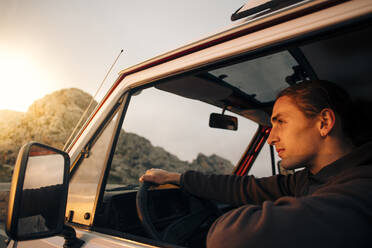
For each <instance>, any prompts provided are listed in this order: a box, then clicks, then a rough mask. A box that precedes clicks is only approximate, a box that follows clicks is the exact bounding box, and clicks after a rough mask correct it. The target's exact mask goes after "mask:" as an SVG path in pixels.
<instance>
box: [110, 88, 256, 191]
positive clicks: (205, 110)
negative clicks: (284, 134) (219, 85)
mask: <svg viewBox="0 0 372 248" xmlns="http://www.w3.org/2000/svg"><path fill="white" fill-rule="evenodd" d="M212 112H217V113H221V112H222V110H221V109H220V108H217V107H215V106H212V105H210V104H207V103H204V102H201V101H197V100H192V99H189V98H185V97H181V96H179V95H176V94H172V93H169V92H165V91H163V90H159V89H157V88H155V87H151V88H148V89H144V90H142V91H141V92H138V94H135V95H133V96H132V97H131V99H130V103H129V106H128V110H127V113H126V116H125V118H124V122H123V125H122V128H121V132H120V136H119V139H118V143H117V146H116V150H115V154H114V157H113V161H112V165H111V170H110V175H109V178H108V185H107V187H106V190H107V189H110V188H113V187H118V186H120V185H129V184H138V178H139V176H140V175H142V174H143V173H144V172H145V171H146V170H147V169H150V168H162V169H165V170H170V171H176V172H184V171H186V170H197V171H203V172H206V173H223V174H231V173H232V171H233V169H234V166H235V165H236V164H237V162H239V159H240V157H241V156H242V154H243V152H244V151H245V149H246V148H247V146H248V144H249V141H250V139H251V137H252V136H253V134H254V132H255V131H256V129H257V126H258V125H257V124H256V123H254V122H253V121H251V120H248V119H246V118H243V117H241V116H237V115H235V114H233V113H231V112H229V111H226V113H225V114H227V115H234V116H237V117H238V130H237V131H231V130H224V129H216V128H210V127H209V125H208V123H209V115H210V114H211V113H212ZM124 189H130V187H129V188H124Z"/></svg>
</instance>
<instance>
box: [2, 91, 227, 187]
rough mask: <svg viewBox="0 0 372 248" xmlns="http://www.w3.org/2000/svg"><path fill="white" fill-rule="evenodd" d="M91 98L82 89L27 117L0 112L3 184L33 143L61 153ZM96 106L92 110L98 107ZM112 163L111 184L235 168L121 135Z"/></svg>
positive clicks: (34, 108)
mask: <svg viewBox="0 0 372 248" xmlns="http://www.w3.org/2000/svg"><path fill="white" fill-rule="evenodd" d="M91 99H92V97H91V96H90V95H89V94H87V93H85V92H83V91H81V90H79V89H63V90H60V91H56V92H54V93H52V94H50V95H47V96H45V97H44V98H42V99H39V100H37V101H35V102H34V103H33V104H32V105H31V106H30V107H29V109H28V111H27V112H26V113H20V112H15V111H9V110H0V182H6V181H10V179H11V172H12V168H13V165H14V162H15V159H16V156H17V153H18V150H19V149H20V147H21V146H22V145H23V144H25V143H27V142H29V141H31V140H33V141H38V142H41V143H44V144H48V145H51V146H54V147H57V148H60V149H62V147H63V146H64V143H65V142H66V140H67V139H68V137H69V135H70V134H71V132H72V130H73V128H74V126H75V125H76V123H77V121H78V120H79V119H80V116H81V115H82V114H83V112H84V110H85V109H86V107H87V106H88V105H89V102H90V101H91ZM96 104H97V103H96V102H94V104H93V106H91V109H90V110H93V108H94V107H95V106H96ZM115 153H116V155H115V156H114V160H113V163H112V172H111V174H110V178H109V182H111V183H126V184H128V183H137V182H138V177H139V175H140V174H141V173H143V171H144V170H146V169H148V168H159V167H162V168H164V169H168V170H172V171H175V170H177V171H180V172H182V171H185V170H187V169H198V170H202V171H204V172H215V171H217V170H218V171H220V172H221V171H223V172H226V173H230V172H231V170H232V164H231V163H230V162H229V161H228V160H226V159H223V158H221V157H219V156H217V155H212V156H209V157H208V156H206V155H203V154H199V155H198V156H197V158H195V160H194V161H192V162H191V163H189V162H187V161H182V160H180V159H178V158H177V157H176V156H175V155H172V154H171V153H169V152H167V151H166V150H164V149H163V148H161V147H154V146H153V145H152V144H151V143H150V141H149V140H147V139H146V138H144V137H141V136H139V135H136V134H134V133H126V132H124V131H122V132H121V135H120V137H119V140H118V144H117V149H116V152H115Z"/></svg>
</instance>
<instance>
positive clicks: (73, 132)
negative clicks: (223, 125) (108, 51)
mask: <svg viewBox="0 0 372 248" xmlns="http://www.w3.org/2000/svg"><path fill="white" fill-rule="evenodd" d="M123 51H124V50H123V49H121V51H120V52H119V54H118V56H117V57H116V59H115V60H114V63H112V65H111V67H110V69H109V70H108V71H107V73H106V76H105V77H104V78H103V80H102V82H101V85H100V86H99V87H98V89H97V91H96V93H95V94H94V96H93V97H92V99H91V100H90V103H89V105H88V107H87V108H86V109H85V111H84V113H83V114H82V115H81V117H80V119H79V121H78V123H77V124H76V125H75V128H74V130H73V131H72V132H71V135H70V137H69V138H68V139H67V141H66V142H65V145H64V146H63V151H65V150H66V148H67V145H68V144H69V142H70V141H71V139H72V137H73V136H74V134H75V132H76V129H77V128H78V126H79V125H80V124H81V122H82V121H83V119H84V117H85V115H86V114H87V113H88V110H89V108H90V107H91V106H92V104H93V102H94V98H95V97H96V96H97V94H98V92H99V91H100V90H101V88H102V86H103V84H104V82H105V81H106V79H107V77H108V75H110V73H111V70H112V68H114V66H115V64H116V62H117V61H118V60H119V57H120V55H121V54H122V53H123Z"/></svg>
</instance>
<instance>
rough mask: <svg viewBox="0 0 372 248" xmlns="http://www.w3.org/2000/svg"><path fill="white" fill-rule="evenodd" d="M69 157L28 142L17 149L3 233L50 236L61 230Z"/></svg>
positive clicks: (20, 237) (18, 237)
mask: <svg viewBox="0 0 372 248" xmlns="http://www.w3.org/2000/svg"><path fill="white" fill-rule="evenodd" d="M69 165H70V159H69V156H68V154H67V153H65V152H63V151H60V150H57V149H55V148H53V147H49V146H46V145H43V144H39V143H36V142H32V143H29V144H26V145H24V146H23V147H22V148H21V150H20V151H19V154H18V158H17V161H16V164H15V166H14V172H13V177H12V184H11V188H10V193H9V206H8V216H7V222H6V232H7V234H8V236H9V237H10V238H11V239H13V240H30V239H38V238H44V237H50V236H53V235H56V234H59V233H61V232H62V230H63V225H64V217H65V209H66V200H67V192H68V173H69Z"/></svg>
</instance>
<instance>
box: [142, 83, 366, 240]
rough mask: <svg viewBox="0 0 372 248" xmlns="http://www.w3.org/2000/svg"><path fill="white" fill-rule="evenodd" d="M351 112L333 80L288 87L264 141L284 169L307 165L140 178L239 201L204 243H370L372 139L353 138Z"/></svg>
mask: <svg viewBox="0 0 372 248" xmlns="http://www.w3.org/2000/svg"><path fill="white" fill-rule="evenodd" d="M353 111H354V110H353V109H352V108H351V101H350V98H349V97H348V95H347V94H346V93H345V92H344V91H343V90H342V89H341V88H339V87H338V86H336V85H335V84H332V83H329V82H324V81H307V82H303V83H300V84H297V85H293V86H291V87H289V88H287V89H285V90H284V91H282V92H281V93H280V94H279V95H278V97H277V100H276V102H275V104H274V107H273V112H272V117H271V122H272V130H271V132H270V136H269V137H268V143H269V144H271V145H274V146H275V148H276V150H277V152H278V155H279V157H281V159H282V162H281V165H282V166H283V167H284V168H286V169H295V168H300V167H305V169H303V170H301V171H298V172H296V173H295V174H294V175H288V176H282V175H276V176H272V177H268V178H261V179H256V178H254V177H252V176H245V177H239V176H234V175H231V176H230V175H203V174H201V173H198V172H193V171H188V172H186V173H183V174H182V175H180V174H178V173H172V172H166V171H163V170H157V169H151V170H149V171H147V172H146V173H145V174H144V175H143V176H142V177H141V178H140V181H152V182H155V183H158V184H164V183H175V184H179V185H180V186H181V188H182V189H184V190H186V191H188V192H190V193H192V194H195V195H198V196H200V197H205V198H209V199H213V200H218V201H221V202H227V203H229V204H232V205H235V206H237V208H236V209H234V210H232V211H230V212H227V213H225V214H224V215H222V216H221V217H220V218H219V219H217V220H216V221H215V223H214V224H213V225H212V226H211V228H210V230H209V233H208V237H207V247H372V238H370V236H371V234H372V153H371V151H372V143H368V142H367V143H365V142H364V143H365V144H363V145H360V142H359V141H358V140H354V138H353V134H354V133H355V128H354V125H353V122H355V121H357V120H356V119H354V118H352V116H351V115H352V113H353ZM359 118H360V117H359Z"/></svg>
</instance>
